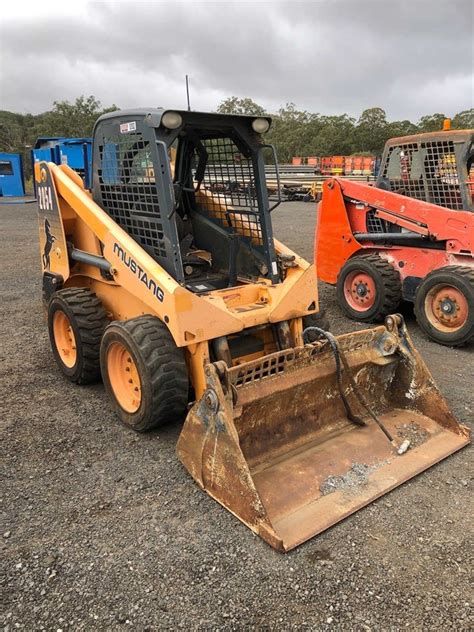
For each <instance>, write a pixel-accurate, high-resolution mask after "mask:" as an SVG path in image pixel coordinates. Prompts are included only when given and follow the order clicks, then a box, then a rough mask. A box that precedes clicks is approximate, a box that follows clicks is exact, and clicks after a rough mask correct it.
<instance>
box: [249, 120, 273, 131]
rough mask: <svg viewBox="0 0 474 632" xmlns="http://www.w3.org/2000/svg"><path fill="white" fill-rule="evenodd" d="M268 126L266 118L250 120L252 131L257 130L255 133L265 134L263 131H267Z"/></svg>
mask: <svg viewBox="0 0 474 632" xmlns="http://www.w3.org/2000/svg"><path fill="white" fill-rule="evenodd" d="M269 127H270V123H269V122H268V121H267V119H264V118H256V119H254V120H253V121H252V128H253V130H254V132H257V134H265V132H268V128H269Z"/></svg>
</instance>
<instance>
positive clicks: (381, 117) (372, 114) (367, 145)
mask: <svg viewBox="0 0 474 632" xmlns="http://www.w3.org/2000/svg"><path fill="white" fill-rule="evenodd" d="M354 136H355V147H354V149H355V151H370V152H372V153H375V154H380V153H381V152H382V149H383V146H384V144H385V141H386V140H387V139H388V138H390V127H389V123H388V121H387V115H386V114H385V110H383V109H382V108H370V109H368V110H364V111H363V112H362V114H361V115H360V118H359V120H358V121H357V125H356V127H355V130H354Z"/></svg>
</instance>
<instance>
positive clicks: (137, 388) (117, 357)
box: [107, 342, 142, 413]
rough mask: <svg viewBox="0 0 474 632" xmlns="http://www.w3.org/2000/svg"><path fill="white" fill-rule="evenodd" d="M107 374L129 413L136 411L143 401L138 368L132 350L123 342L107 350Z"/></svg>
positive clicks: (114, 390)
mask: <svg viewBox="0 0 474 632" xmlns="http://www.w3.org/2000/svg"><path fill="white" fill-rule="evenodd" d="M107 374H108V376H109V382H110V386H111V387H112V391H113V393H114V396H115V399H116V400H117V401H118V403H119V404H120V406H121V407H122V408H123V409H124V410H125V411H126V412H127V413H135V412H137V410H138V409H139V408H140V403H141V401H142V393H141V382H140V376H139V375H138V369H137V367H136V364H135V362H134V361H133V358H132V356H131V354H130V351H129V350H128V349H127V348H126V347H125V345H123V344H122V343H121V342H113V343H112V344H111V345H110V347H109V348H108V350H107Z"/></svg>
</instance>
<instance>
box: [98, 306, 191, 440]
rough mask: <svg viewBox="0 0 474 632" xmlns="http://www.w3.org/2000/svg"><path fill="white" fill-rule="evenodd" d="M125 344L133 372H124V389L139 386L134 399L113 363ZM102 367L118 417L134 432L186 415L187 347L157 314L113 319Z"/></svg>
mask: <svg viewBox="0 0 474 632" xmlns="http://www.w3.org/2000/svg"><path fill="white" fill-rule="evenodd" d="M122 348H123V350H124V352H125V353H126V355H127V356H129V357H127V358H126V361H128V362H129V363H130V366H131V367H133V373H134V375H135V377H134V376H133V375H130V374H129V375H127V376H126V377H127V378H128V377H130V379H129V380H126V381H128V382H129V383H130V386H129V387H127V385H126V383H125V384H123V388H125V389H127V388H128V389H132V388H134V389H135V390H136V392H137V400H134V402H130V400H127V398H126V397H125V395H126V392H125V391H123V390H121V388H120V387H121V383H120V379H121V378H120V371H119V376H118V377H117V374H116V373H115V369H114V366H113V365H112V363H113V362H114V358H115V359H116V358H117V357H121V356H120V350H121V349H122ZM100 366H101V371H102V379H103V381H104V385H105V388H106V390H107V393H108V394H109V396H110V398H111V400H112V403H113V405H114V408H115V410H116V412H117V414H118V416H119V417H120V419H121V421H122V422H123V423H124V424H126V425H127V426H129V427H131V428H133V430H136V431H137V432H146V431H147V430H150V429H152V428H157V427H158V426H162V425H163V424H166V423H169V422H173V421H177V420H181V419H182V418H183V416H184V414H185V412H186V407H187V404H188V391H189V379H188V371H187V367H186V361H185V358H184V353H183V350H182V349H180V348H179V347H177V346H176V344H175V342H174V340H173V338H172V336H171V334H170V332H169V331H168V329H167V327H166V325H164V324H163V323H162V322H161V321H160V320H159V319H158V318H155V317H154V316H148V315H145V316H139V317H137V318H132V319H131V320H126V321H115V322H113V323H111V324H110V325H109V326H108V327H107V329H106V330H105V333H104V336H103V338H102V345H101V348H100ZM117 370H118V369H117ZM125 370H129V369H128V368H126V369H125ZM117 380H119V382H117ZM132 380H134V381H132ZM122 381H123V380H122ZM124 397H125V399H124ZM120 398H122V399H121V401H119V400H120ZM124 406H125V407H124Z"/></svg>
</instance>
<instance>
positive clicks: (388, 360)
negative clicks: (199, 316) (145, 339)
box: [177, 316, 469, 551]
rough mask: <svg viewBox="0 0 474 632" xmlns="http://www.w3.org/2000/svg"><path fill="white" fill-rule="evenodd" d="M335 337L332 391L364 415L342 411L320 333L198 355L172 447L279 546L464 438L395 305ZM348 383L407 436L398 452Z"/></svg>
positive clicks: (388, 425) (397, 436) (315, 529)
mask: <svg viewBox="0 0 474 632" xmlns="http://www.w3.org/2000/svg"><path fill="white" fill-rule="evenodd" d="M336 340H337V345H338V347H339V349H340V350H341V352H342V354H343V356H344V357H345V360H346V365H347V366H346V368H345V370H343V372H342V385H343V393H344V395H345V398H346V400H347V401H348V402H350V406H351V408H352V410H354V411H356V412H357V416H358V417H360V418H361V419H363V421H364V422H365V424H366V425H364V426H362V427H360V426H358V425H355V424H354V423H351V422H350V421H349V420H348V418H347V410H346V408H345V406H344V404H343V400H342V398H341V393H340V390H339V388H338V384H337V379H336V370H335V359H334V355H333V352H332V349H331V347H330V345H329V344H328V342H327V341H325V342H315V343H312V344H309V345H305V346H304V347H298V348H295V349H291V350H284V351H279V352H276V353H272V354H270V355H267V356H265V357H263V358H260V359H258V360H253V361H250V362H247V363H245V364H241V365H239V366H236V367H232V368H228V367H227V366H226V365H225V364H224V363H222V362H218V363H214V364H209V365H207V367H206V381H207V389H206V391H205V393H204V395H203V396H202V398H201V399H200V400H199V401H198V402H196V404H195V405H194V406H193V408H192V409H191V410H190V412H189V414H188V416H187V418H186V421H185V424H184V427H183V431H182V433H181V435H180V438H179V441H178V446H177V451H178V456H179V458H180V460H181V461H182V463H183V464H184V466H185V467H186V469H187V470H188V471H189V473H190V474H191V475H192V476H193V478H194V479H195V480H196V481H197V483H198V484H199V485H200V486H201V487H202V488H203V489H205V490H206V491H207V493H208V494H210V495H211V496H212V497H213V498H215V499H216V500H217V501H219V502H220V503H221V504H222V505H224V507H226V508H227V509H228V510H229V511H231V512H232V513H233V514H234V515H235V516H237V518H239V519H240V520H242V522H244V523H245V524H246V525H247V526H249V527H250V528H251V529H252V530H253V531H255V532H256V533H258V534H259V535H260V536H261V537H262V538H263V539H264V540H266V541H267V542H268V543H269V544H270V545H271V546H273V547H274V548H276V549H279V550H283V551H288V550H289V549H292V548H294V547H295V546H298V545H299V544H301V543H302V542H305V541H306V540H308V539H309V538H311V537H312V536H314V535H316V534H318V533H321V532H322V531H324V530H325V529H327V528H328V527H330V526H332V525H333V524H335V523H336V522H338V521H339V520H342V519H343V518H346V517H347V516H349V515H350V514H351V513H353V512H355V511H357V510H358V509H360V508H361V507H364V506H365V505H367V504H369V503H370V502H372V501H373V500H375V499H376V498H378V497H379V496H382V495H383V494H385V493H386V492H388V491H390V490H391V489H393V488H394V487H397V486H398V485H400V484H401V483H403V482H405V481H406V480H408V479H409V478H411V477H413V476H415V475H416V474H419V473H420V472H422V471H423V470H426V469H427V468H429V467H430V466H431V465H433V464H435V463H437V462H438V461H440V460H441V459H443V458H445V457H447V456H448V455H449V454H452V453H453V452H455V451H456V450H459V449H460V448H462V447H463V446H465V445H467V444H468V443H469V434H468V430H467V428H465V427H464V426H462V425H460V424H459V423H458V422H457V420H456V419H455V417H454V416H453V414H452V413H451V411H450V410H449V408H448V405H447V403H446V401H445V399H444V398H443V397H442V396H441V394H440V393H439V391H438V389H437V387H436V385H435V383H434V381H433V378H432V377H431V375H430V373H429V371H428V369H427V367H426V365H425V364H424V362H423V360H422V359H421V357H420V356H419V354H418V352H417V351H416V350H415V349H414V347H413V345H412V342H411V340H410V338H409V336H408V333H407V331H406V328H405V326H404V324H403V321H402V319H401V317H398V316H396V317H388V318H387V319H386V325H385V326H381V327H376V328H373V329H370V330H364V331H360V332H355V333H351V334H345V335H342V336H339V337H337V338H336ZM348 368H349V372H348V370H347V369H348ZM349 373H350V374H351V375H352V378H353V383H351V380H350V379H348V378H349ZM356 390H359V392H360V393H363V396H364V400H365V402H366V404H367V405H368V407H369V408H370V410H371V411H373V413H374V414H375V415H376V417H377V419H378V420H379V421H380V422H381V424H382V425H383V426H384V427H385V429H386V430H387V431H388V433H389V434H390V435H391V436H392V437H393V438H394V443H395V444H398V445H400V444H402V443H403V442H404V441H406V440H408V441H409V442H410V449H409V450H408V451H407V452H406V453H405V454H403V455H401V456H400V455H399V454H397V449H396V445H395V446H394V445H393V444H392V443H391V442H390V441H389V440H388V439H387V436H386V435H385V434H384V432H383V431H382V430H381V428H380V427H379V425H378V424H377V423H376V422H375V421H374V419H373V418H372V417H371V416H370V415H369V414H368V413H367V410H366V408H364V406H362V405H361V403H360V401H359V399H358V398H357V397H356V396H355V395H356V393H355V392H354V391H356Z"/></svg>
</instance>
